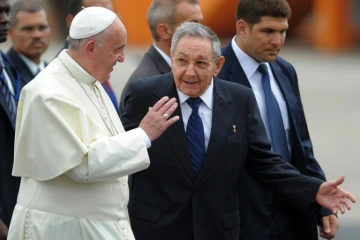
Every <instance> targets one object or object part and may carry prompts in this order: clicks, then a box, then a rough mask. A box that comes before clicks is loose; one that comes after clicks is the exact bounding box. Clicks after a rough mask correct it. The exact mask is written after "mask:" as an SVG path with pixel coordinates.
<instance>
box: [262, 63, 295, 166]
mask: <svg viewBox="0 0 360 240" xmlns="http://www.w3.org/2000/svg"><path fill="white" fill-rule="evenodd" d="M258 71H259V72H260V73H261V74H262V85H263V89H264V95H265V103H266V112H267V117H268V124H269V129H268V130H269V134H270V138H271V142H272V147H273V151H274V152H276V153H279V154H280V155H281V156H282V158H283V159H284V160H285V161H287V162H290V154H289V149H288V144H287V139H286V134H285V128H284V122H283V120H282V117H281V111H280V107H279V104H278V102H277V100H276V98H275V96H274V94H273V92H272V91H271V86H270V77H269V72H268V69H267V66H266V65H265V64H260V65H259V68H258Z"/></svg>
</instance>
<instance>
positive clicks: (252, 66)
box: [231, 37, 269, 79]
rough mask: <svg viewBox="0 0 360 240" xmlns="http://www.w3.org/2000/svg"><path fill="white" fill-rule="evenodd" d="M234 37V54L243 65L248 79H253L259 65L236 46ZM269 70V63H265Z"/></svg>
mask: <svg viewBox="0 0 360 240" xmlns="http://www.w3.org/2000/svg"><path fill="white" fill-rule="evenodd" d="M235 38H236V37H234V38H233V39H232V41H231V46H232V49H233V50H234V53H235V55H236V58H237V59H238V61H239V63H241V67H242V69H243V70H244V72H245V74H246V77H247V79H251V77H252V76H253V75H254V73H256V71H257V69H258V67H259V65H260V64H259V63H258V62H256V61H255V60H254V59H253V58H251V57H250V56H248V55H247V54H246V53H244V51H243V50H241V48H240V47H239V46H238V45H237V44H236V42H235ZM265 64H266V65H267V66H268V68H269V63H265Z"/></svg>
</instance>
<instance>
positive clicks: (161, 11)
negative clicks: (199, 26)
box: [147, 0, 199, 41]
mask: <svg viewBox="0 0 360 240" xmlns="http://www.w3.org/2000/svg"><path fill="white" fill-rule="evenodd" d="M182 2H188V3H190V4H199V1H198V0H153V1H152V2H151V5H150V8H149V10H148V12H147V22H148V25H149V28H150V32H151V35H152V37H153V39H154V40H155V41H159V40H160V37H159V34H158V33H157V26H158V25H159V24H160V23H165V24H169V25H171V26H174V25H175V24H176V22H175V19H176V16H175V12H176V7H177V5H179V4H180V3H182Z"/></svg>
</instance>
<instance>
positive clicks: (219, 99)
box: [198, 77, 234, 181]
mask: <svg viewBox="0 0 360 240" xmlns="http://www.w3.org/2000/svg"><path fill="white" fill-rule="evenodd" d="M231 100H232V99H231V97H230V94H228V92H227V90H226V89H225V88H224V87H223V85H222V83H221V80H220V79H218V78H215V77H214V104H213V114H212V124H211V133H210V140H209V145H208V147H207V151H206V154H205V158H204V161H203V163H202V166H201V169H200V173H199V177H198V181H201V180H202V179H204V177H205V176H206V174H207V173H208V172H209V169H210V168H211V166H212V165H213V164H214V162H215V160H219V158H218V157H217V156H216V153H217V152H218V150H219V148H220V147H221V145H222V143H223V142H224V141H225V140H226V137H227V133H228V131H226V129H228V128H229V127H231V126H230V125H231V122H232V119H233V114H234V111H233V110H232V109H231V108H230V107H229V105H228V104H229V103H230V102H231Z"/></svg>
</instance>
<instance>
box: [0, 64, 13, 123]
mask: <svg viewBox="0 0 360 240" xmlns="http://www.w3.org/2000/svg"><path fill="white" fill-rule="evenodd" d="M0 91H1V94H3V96H4V98H5V102H6V104H7V106H8V110H9V116H10V121H11V123H12V124H13V126H15V121H16V101H15V98H14V95H13V94H11V91H10V88H9V86H8V83H7V81H6V79H5V75H4V67H2V66H0Z"/></svg>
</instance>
